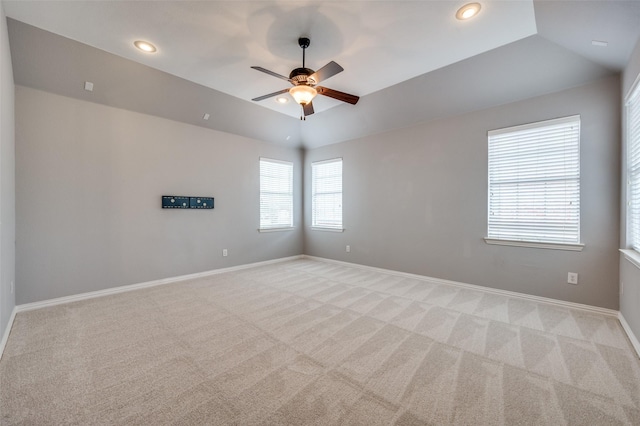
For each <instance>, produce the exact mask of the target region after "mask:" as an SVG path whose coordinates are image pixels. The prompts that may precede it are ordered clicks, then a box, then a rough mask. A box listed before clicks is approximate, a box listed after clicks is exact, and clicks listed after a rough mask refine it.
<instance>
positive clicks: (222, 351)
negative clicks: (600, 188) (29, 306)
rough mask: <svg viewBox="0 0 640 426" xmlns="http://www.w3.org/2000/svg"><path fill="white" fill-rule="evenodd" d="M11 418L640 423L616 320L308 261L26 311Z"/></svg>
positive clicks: (5, 366) (5, 415) (6, 362)
mask: <svg viewBox="0 0 640 426" xmlns="http://www.w3.org/2000/svg"><path fill="white" fill-rule="evenodd" d="M0 387H1V391H0V410H1V415H0V420H1V423H2V424H3V425H11V424H26V425H60V424H82V425H91V424H127V425H135V424H146V425H163V424H179V425H201V424H220V425H227V424H233V425H254V424H265V425H280V424H289V425H307V424H317V425H331V424H340V425H378V424H379V425H388V424H396V425H423V424H456V425H464V424H478V425H501V424H505V425H516V424H522V425H533V424H545V425H562V424H571V425H574V424H576V425H578V424H581V425H615V424H635V425H638V424H640V363H639V361H638V360H637V358H636V357H635V356H634V352H633V350H632V348H631V346H630V344H629V342H628V340H627V338H626V336H625V335H624V333H623V331H622V328H621V326H620V324H619V323H618V321H617V320H616V319H615V318H611V317H606V316H599V315H596V314H591V313H585V312H582V311H577V310H570V309H564V308H560V307H556V306H550V305H545V304H541V303H534V302H528V301H523V300H518V299H513V298H508V297H502V296H496V295H492V294H488V293H483V292H480V291H472V290H468V289H462V288H457V287H450V286H446V285H442V284H435V283H430V282H428V281H420V280H416V279H410V278H405V277H400V276H395V275H388V274H384V273H377V272H371V271H366V270H363V269H359V268H355V267H346V266H342V265H336V264H331V263H325V262H319V261H314V260H296V261H289V262H284V263H279V264H274V265H270V266H263V267H257V268H253V269H247V270H243V271H239V272H232V273H226V274H220V275H215V276H211V277H209V278H205V279H199V280H194V281H189V282H182V283H176V284H171V285H165V286H159V287H154V288H149V289H145V290H139V291H135V292H128V293H122V294H119V295H114V296H108V297H103V298H98V299H92V300H86V301H82V302H76V303H71V304H67V305H61V306H57V307H52V308H46V309H41V310H37V311H30V312H23V313H20V314H18V315H17V317H16V320H15V323H14V326H13V329H12V331H11V334H10V337H9V341H8V344H7V347H6V350H5V353H4V357H3V358H2V361H1V362H0Z"/></svg>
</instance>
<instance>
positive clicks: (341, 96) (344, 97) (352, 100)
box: [316, 87, 360, 105]
mask: <svg viewBox="0 0 640 426" xmlns="http://www.w3.org/2000/svg"><path fill="white" fill-rule="evenodd" d="M316 90H317V91H318V94H320V95H324V96H328V97H330V98H333V99H337V100H339V101H342V102H346V103H348V104H351V105H355V104H357V103H358V100H359V99H360V97H359V96H355V95H350V94H348V93H344V92H339V91H337V90H333V89H327V88H326V87H316Z"/></svg>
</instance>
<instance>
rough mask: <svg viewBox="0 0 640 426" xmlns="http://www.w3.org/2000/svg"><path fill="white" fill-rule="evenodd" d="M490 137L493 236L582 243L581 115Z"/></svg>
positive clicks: (497, 132)
mask: <svg viewBox="0 0 640 426" xmlns="http://www.w3.org/2000/svg"><path fill="white" fill-rule="evenodd" d="M488 136H489V203H488V204H489V212H488V213H489V214H488V216H489V220H488V238H490V239H496V240H509V241H523V242H534V243H551V244H579V243H580V116H571V117H565V118H559V119H555V120H548V121H543V122H538V123H532V124H527V125H523V126H516V127H510V128H506V129H499V130H493V131H490V132H488Z"/></svg>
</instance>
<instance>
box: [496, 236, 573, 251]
mask: <svg viewBox="0 0 640 426" xmlns="http://www.w3.org/2000/svg"><path fill="white" fill-rule="evenodd" d="M484 242H485V243H487V244H492V245H498V246H512V247H528V248H541V249H548V250H568V251H582V249H584V244H567V243H564V244H557V243H538V242H534V241H515V240H497V239H495V238H485V239H484Z"/></svg>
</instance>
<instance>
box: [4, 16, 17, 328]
mask: <svg viewBox="0 0 640 426" xmlns="http://www.w3.org/2000/svg"><path fill="white" fill-rule="evenodd" d="M14 163H15V144H14V86H13V71H12V68H11V55H10V53H9V37H8V35H7V21H6V18H5V15H4V9H3V7H2V4H0V339H1V338H2V334H3V333H4V331H5V329H6V327H7V324H8V322H9V318H10V317H11V311H12V310H13V307H14V306H15V294H14V293H12V292H11V283H12V282H14V280H15V263H16V262H15V258H16V243H15V242H16V215H15V205H16V195H15V164H14Z"/></svg>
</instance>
